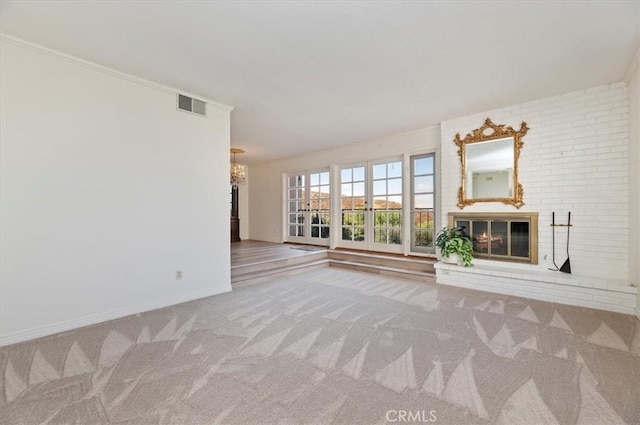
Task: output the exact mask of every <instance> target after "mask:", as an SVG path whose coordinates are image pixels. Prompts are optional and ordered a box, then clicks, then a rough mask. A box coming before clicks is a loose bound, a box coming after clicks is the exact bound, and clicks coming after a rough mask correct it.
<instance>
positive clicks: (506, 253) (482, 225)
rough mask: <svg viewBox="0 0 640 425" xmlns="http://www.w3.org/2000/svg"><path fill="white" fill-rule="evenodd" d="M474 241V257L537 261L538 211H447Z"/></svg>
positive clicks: (452, 223)
mask: <svg viewBox="0 0 640 425" xmlns="http://www.w3.org/2000/svg"><path fill="white" fill-rule="evenodd" d="M449 225H450V226H461V227H463V228H464V231H465V233H466V234H467V235H468V236H469V237H470V238H471V239H472V240H473V256H474V257H477V258H487V259H491V260H499V261H515V262H524V263H530V264H538V214H537V213H520V212H517V213H449Z"/></svg>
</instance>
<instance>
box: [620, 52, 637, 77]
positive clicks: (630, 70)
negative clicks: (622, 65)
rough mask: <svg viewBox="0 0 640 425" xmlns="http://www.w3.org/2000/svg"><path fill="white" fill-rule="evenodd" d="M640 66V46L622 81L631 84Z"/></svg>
mask: <svg viewBox="0 0 640 425" xmlns="http://www.w3.org/2000/svg"><path fill="white" fill-rule="evenodd" d="M639 66H640V46H638V50H636V54H635V55H633V59H631V63H630V64H629V67H628V68H627V72H625V73H624V78H623V79H622V80H623V81H624V82H625V83H627V84H629V83H630V82H631V78H633V74H635V73H636V71H637V70H638V67H639Z"/></svg>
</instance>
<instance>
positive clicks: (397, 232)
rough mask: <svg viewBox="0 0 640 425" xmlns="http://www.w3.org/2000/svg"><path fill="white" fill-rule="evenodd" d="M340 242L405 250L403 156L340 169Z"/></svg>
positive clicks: (385, 250) (356, 247) (350, 244)
mask: <svg viewBox="0 0 640 425" xmlns="http://www.w3.org/2000/svg"><path fill="white" fill-rule="evenodd" d="M340 205H341V225H340V227H341V235H340V240H339V242H338V245H339V246H342V247H345V248H354V249H364V250H372V251H384V252H397V253H401V252H402V236H403V235H402V233H403V230H402V222H403V208H402V160H401V159H394V160H385V161H376V162H369V163H367V164H359V165H355V166H349V167H343V168H342V169H341V170H340Z"/></svg>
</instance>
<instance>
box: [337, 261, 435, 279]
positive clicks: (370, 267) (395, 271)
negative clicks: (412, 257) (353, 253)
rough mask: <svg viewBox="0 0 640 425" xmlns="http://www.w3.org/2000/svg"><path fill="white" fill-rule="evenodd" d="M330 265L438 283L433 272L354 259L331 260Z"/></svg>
mask: <svg viewBox="0 0 640 425" xmlns="http://www.w3.org/2000/svg"><path fill="white" fill-rule="evenodd" d="M329 266H331V267H340V268H343V269H348V270H355V271H360V272H366V273H376V274H379V275H383V276H389V277H395V278H401V279H409V280H414V281H418V282H426V283H436V275H435V273H433V272H427V271H418V270H410V269H406V268H397V267H388V266H378V265H375V264H366V263H361V262H354V261H344V260H335V259H331V260H329Z"/></svg>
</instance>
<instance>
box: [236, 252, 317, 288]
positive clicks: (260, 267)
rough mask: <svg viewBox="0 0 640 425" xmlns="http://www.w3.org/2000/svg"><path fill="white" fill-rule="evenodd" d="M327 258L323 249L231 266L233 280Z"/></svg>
mask: <svg viewBox="0 0 640 425" xmlns="http://www.w3.org/2000/svg"><path fill="white" fill-rule="evenodd" d="M326 258H327V250H322V251H314V252H311V253H309V254H304V255H299V256H297V257H287V258H280V259H277V260H268V261H260V262H256V263H251V264H243V265H240V266H234V267H231V280H232V282H233V280H234V278H236V277H240V276H244V275H253V274H255V273H260V272H263V273H264V274H268V272H269V271H270V270H277V269H281V268H283V267H288V266H295V265H300V264H305V263H309V262H314V261H318V260H326Z"/></svg>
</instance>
